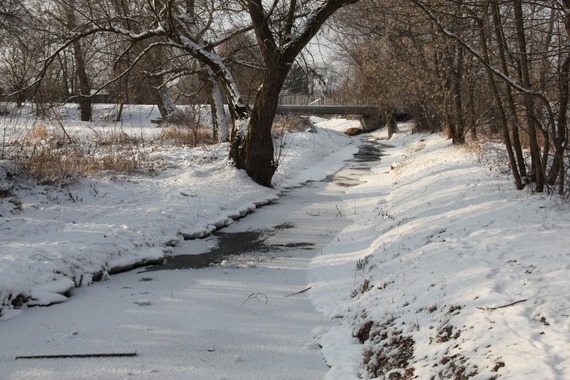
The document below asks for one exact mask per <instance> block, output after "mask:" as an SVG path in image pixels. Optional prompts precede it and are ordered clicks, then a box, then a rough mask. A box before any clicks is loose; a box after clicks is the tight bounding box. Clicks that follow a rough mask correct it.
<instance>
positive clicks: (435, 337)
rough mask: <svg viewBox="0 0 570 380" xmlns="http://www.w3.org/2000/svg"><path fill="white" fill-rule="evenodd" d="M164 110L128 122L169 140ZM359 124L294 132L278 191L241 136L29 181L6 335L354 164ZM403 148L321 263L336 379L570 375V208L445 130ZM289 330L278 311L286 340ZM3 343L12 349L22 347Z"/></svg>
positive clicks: (1, 264) (356, 194)
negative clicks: (242, 147)
mask: <svg viewBox="0 0 570 380" xmlns="http://www.w3.org/2000/svg"><path fill="white" fill-rule="evenodd" d="M151 113H152V112H147V113H144V114H145V116H144V117H143V116H141V115H143V113H141V112H139V113H135V112H133V114H136V115H139V116H137V117H138V118H139V120H143V122H140V124H139V125H138V126H137V125H136V123H134V124H129V125H125V126H121V130H128V131H129V133H131V132H132V133H137V134H143V135H144V134H146V133H148V134H149V135H150V134H152V133H156V127H153V126H151V125H150V124H147V123H146V121H145V120H147V119H150V118H153V116H152V115H151ZM137 117H134V118H133V119H137ZM66 125H67V124H66ZM353 125H354V121H343V120H332V121H328V122H326V121H322V120H321V122H320V123H318V124H317V128H316V133H315V132H300V133H293V134H286V135H285V138H286V140H285V142H286V143H285V144H284V145H283V146H284V149H283V152H284V153H285V154H284V155H283V158H282V160H281V162H280V167H279V171H278V173H277V175H276V176H275V189H267V188H262V187H259V186H257V185H255V184H253V183H252V182H251V181H250V180H249V179H248V178H247V177H246V176H245V175H244V174H243V173H242V172H240V171H237V170H235V168H233V167H232V166H231V165H230V164H229V162H228V161H227V159H226V157H227V149H228V147H227V146H226V145H223V144H222V145H218V146H204V147H200V148H196V149H186V148H175V147H170V148H168V149H167V148H164V149H161V150H156V149H153V150H152V151H147V152H145V154H148V156H149V157H151V158H152V159H156V160H157V161H158V160H160V162H162V163H163V164H162V165H161V167H162V168H166V169H162V170H161V171H159V172H158V173H157V174H156V175H154V176H147V175H136V176H131V177H128V178H113V179H109V178H106V179H101V178H90V179H89V180H86V181H84V182H83V183H82V185H80V186H79V185H78V186H74V187H66V188H63V189H62V188H57V187H50V186H34V187H30V186H28V187H18V188H16V189H14V190H13V195H11V196H10V197H8V198H4V199H2V200H1V201H0V215H2V216H1V217H0V239H1V241H2V245H1V247H0V300H1V302H2V304H1V307H2V309H1V310H2V311H1V317H0V336H1V335H2V328H3V325H2V324H3V323H7V322H12V321H13V320H14V319H17V318H23V316H22V315H21V314H22V313H26V312H28V313H29V311H27V310H26V309H27V308H28V307H30V306H32V305H42V304H47V303H52V302H64V301H65V300H66V298H67V297H66V296H65V295H63V294H64V293H66V292H67V291H68V290H69V289H70V288H72V287H75V286H81V287H82V288H81V289H86V290H85V291H89V289H92V288H86V287H85V286H86V285H89V284H91V282H92V276H93V274H100V273H102V274H103V277H105V274H106V272H108V271H110V270H112V269H113V268H120V267H125V266H129V265H132V264H134V263H136V262H141V261H144V260H156V259H159V258H161V257H162V256H163V255H165V254H168V253H169V252H170V251H171V250H172V247H171V246H172V245H175V244H176V243H177V242H178V241H179V240H180V239H181V236H198V235H201V234H207V233H208V232H210V231H212V230H213V229H214V228H217V227H219V226H223V225H227V224H230V223H231V221H232V218H235V217H238V216H240V215H243V214H245V213H247V212H249V211H251V210H252V209H254V208H255V207H256V205H261V204H264V203H267V202H270V201H272V200H275V199H276V198H277V197H279V194H280V191H281V190H282V189H284V188H288V187H293V186H297V185H298V184H300V183H302V182H304V181H307V180H309V179H317V180H318V179H321V178H324V176H326V175H327V174H330V173H332V172H334V171H336V170H338V169H339V168H340V167H342V166H343V160H344V159H346V158H348V157H349V156H350V154H351V153H353V152H354V151H355V150H356V145H357V142H358V141H360V138H353V139H349V138H348V137H346V136H343V135H342V134H340V133H338V131H342V130H344V129H346V128H348V127H350V126H353ZM82 127H83V128H82ZM90 128H91V131H92V132H93V130H96V128H97V127H93V126H90ZM101 128H109V125H106V126H103V127H101ZM112 128H116V127H112ZM67 129H68V130H69V131H77V132H74V133H84V132H83V131H85V126H84V125H82V124H81V123H70V125H69V127H68V128H67ZM366 138H373V139H380V138H384V132H383V131H379V132H375V133H374V134H372V135H370V136H368V137H366ZM386 144H388V145H389V147H388V148H387V149H386V151H385V156H384V157H383V158H382V160H381V161H380V162H379V163H378V164H377V166H375V167H374V168H373V169H372V170H371V171H370V172H366V173H364V174H363V177H362V179H363V182H362V183H361V184H360V185H358V186H353V187H350V188H348V187H347V188H346V192H345V194H344V195H343V201H344V208H343V213H344V214H345V216H348V217H350V218H351V219H352V221H353V223H352V224H351V225H350V226H348V227H347V228H346V229H344V230H343V231H342V232H341V233H340V234H339V235H338V236H337V237H336V238H335V239H333V240H332V243H330V244H329V245H328V246H327V247H326V248H324V249H323V251H322V252H321V254H319V255H318V256H316V258H315V259H314V260H313V261H312V262H311V263H310V265H309V266H310V268H309V275H308V279H309V284H308V285H309V286H310V287H311V289H310V290H309V291H308V295H309V297H310V298H311V300H312V302H313V304H314V305H315V307H316V309H317V310H318V311H320V312H321V313H323V315H324V316H325V317H327V318H329V319H331V320H332V324H328V323H327V324H324V325H323V326H322V327H319V326H318V321H315V323H316V325H315V326H314V327H315V328H314V329H313V335H314V336H315V339H316V342H317V343H318V344H319V345H320V346H322V353H323V356H324V358H325V360H326V362H327V364H328V365H329V366H330V367H331V368H330V370H329V371H328V374H327V375H326V377H327V378H330V379H351V378H358V377H359V376H360V377H363V378H374V377H379V378H382V377H383V376H386V377H385V378H393V379H396V378H413V377H414V376H416V377H417V378H419V379H425V378H436V379H437V378H441V379H448V378H464V377H466V378H480V379H489V378H495V377H497V378H505V379H507V378H508V379H521V378H540V379H564V378H569V377H570V359H569V358H568V354H567V353H568V352H570V350H569V348H570V334H569V331H568V330H569V328H570V302H569V301H570V292H569V288H570V286H569V280H568V272H569V270H570V251H569V248H568V247H569V246H570V245H569V244H568V243H570V235H569V234H568V233H567V231H568V229H569V226H570V217H569V216H568V213H567V211H566V207H567V206H566V205H565V204H563V203H562V202H560V201H559V200H558V199H556V198H551V197H548V196H546V195H544V194H532V192H531V191H529V190H525V191H516V190H514V186H513V185H512V183H511V182H510V181H509V179H508V177H507V175H505V174H504V171H503V169H504V168H502V167H496V165H497V164H499V165H502V163H503V162H504V161H492V162H491V161H485V160H483V161H481V160H479V158H478V157H477V156H475V155H474V154H472V153H469V152H468V151H466V150H464V149H463V148H458V147H454V146H452V145H451V143H450V142H449V141H447V140H444V139H443V138H442V136H439V135H421V134H411V133H410V132H409V130H408V129H406V128H405V126H403V127H402V128H401V132H400V133H397V134H396V135H395V136H394V137H393V138H392V139H391V140H390V141H386ZM164 162H166V163H167V164H164ZM0 179H1V178H0ZM128 275H129V274H126V275H123V276H128ZM119 276H120V275H119ZM201 276H202V275H201ZM204 283H205V284H206V283H207V279H204ZM102 284H104V283H96V284H95V287H101V286H103V285H102ZM213 288H215V287H214V286H213ZM207 289H208V287H207V286H203V287H201V288H200V290H201V291H202V292H206V291H207ZM212 297H215V294H211V295H210V297H208V295H207V294H206V295H205V299H208V301H210V302H211V303H212V304H215V305H217V307H219V313H221V314H223V313H226V312H228V310H227V309H225V308H224V307H225V306H224V305H225V304H224V302H222V301H223V297H220V302H214V301H215V298H212ZM143 301H145V302H146V300H143ZM22 302H25V303H24V305H23V306H22V307H20V304H21V303H22ZM141 302H142V301H141ZM150 302H152V301H150ZM58 307H60V308H62V306H54V308H55V309H50V310H57V308H58ZM109 307H112V306H109ZM62 310H63V308H62ZM66 312H69V311H66ZM112 313H113V310H109V315H112ZM36 314H38V315H40V314H41V312H36ZM61 318H62V319H65V314H62V315H61ZM86 318H87V317H86ZM264 323H270V322H268V321H264ZM331 325H332V327H331ZM265 327H266V329H265V330H264V331H267V330H271V326H269V329H268V328H267V326H265ZM282 328H283V326H280V325H279V321H278V320H277V319H276V322H275V326H274V329H275V332H276V334H277V333H281V332H282V331H281V329H282ZM243 333H244V335H245V336H247V334H253V335H255V332H252V331H250V330H248V331H244V332H243ZM71 338H73V337H71ZM271 341H272V339H271V336H267V337H266V341H265V342H263V343H259V344H261V345H262V346H263V347H270V346H271V344H270V342H271ZM3 349H5V350H6V351H4V352H2V354H1V355H3V358H5V357H6V355H8V354H10V355H11V354H13V350H14V347H9V348H8V347H3ZM211 349H212V350H213V349H214V348H211ZM0 350H2V349H0ZM284 352H287V351H286V350H285V351H284ZM291 356H292V357H291V369H292V370H293V369H295V372H294V373H295V375H298V373H299V372H298V368H296V367H295V366H296V362H295V359H294V355H291ZM235 360H236V361H239V360H240V358H239V357H238V358H237V359H235ZM363 363H364V364H363ZM71 365H73V364H72V363H70V366H71ZM263 370H266V371H268V372H267V378H270V377H272V375H274V374H272V373H270V372H269V371H270V366H268V367H267V368H266V367H263V368H261V369H260V371H263ZM236 373H239V372H236ZM292 373H293V372H292ZM398 374H399V377H398ZM161 375H163V376H164V372H163V373H162V374H161ZM2 376H7V378H10V379H15V378H17V377H13V376H12V377H8V376H10V375H5V374H3V373H1V372H0V379H2V378H3V377H2ZM38 376H39V375H38ZM157 376H159V375H157ZM262 376H263V373H262V374H261V375H260V378H261V377H262ZM38 378H41V377H38ZM85 378H89V376H88V375H86V377H85ZM162 378H167V377H162Z"/></svg>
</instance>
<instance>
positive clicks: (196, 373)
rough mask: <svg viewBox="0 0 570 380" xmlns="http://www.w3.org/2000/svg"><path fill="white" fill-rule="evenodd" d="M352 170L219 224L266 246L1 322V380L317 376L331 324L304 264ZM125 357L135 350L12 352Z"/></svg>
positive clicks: (335, 213) (338, 216)
mask: <svg viewBox="0 0 570 380" xmlns="http://www.w3.org/2000/svg"><path fill="white" fill-rule="evenodd" d="M356 173H357V172H354V171H349V170H345V171H344V172H339V173H337V177H338V178H339V181H340V182H339V183H338V184H335V183H334V181H330V182H329V181H325V182H310V183H309V184H307V185H306V186H305V187H302V188H298V189H294V190H291V191H289V192H287V193H286V194H285V195H284V196H283V197H281V198H280V199H279V201H278V203H277V204H274V205H271V206H266V207H264V208H262V209H260V210H258V211H256V212H255V213H254V214H252V215H249V216H247V217H246V218H244V219H242V220H241V221H239V222H237V223H235V224H233V225H231V226H230V227H228V228H226V229H224V230H223V233H224V235H225V236H228V235H232V234H234V235H238V234H240V233H248V234H252V235H251V236H254V235H255V233H257V235H258V237H257V239H258V240H260V241H262V244H261V245H262V246H263V247H262V249H261V252H259V251H258V252H252V253H242V254H241V255H239V256H234V257H231V256H230V257H228V258H227V259H226V260H225V261H224V262H223V263H222V265H220V266H216V267H209V268H205V269H199V270H196V269H189V270H188V269H182V270H158V271H137V272H130V273H125V274H121V275H115V276H113V277H112V278H111V279H110V280H109V281H106V282H102V283H97V284H95V285H94V286H92V287H82V288H77V289H75V290H74V295H73V297H71V298H70V299H69V301H68V302H66V303H64V304H61V305H57V306H53V307H49V308H35V309H30V310H28V312H26V313H24V314H23V315H21V316H19V317H18V318H14V319H12V320H7V321H4V322H3V329H2V346H3V349H2V351H1V354H0V368H2V371H1V372H0V379H2V380H4V379H7V380H8V379H9V380H14V379H24V378H25V379H34V378H35V379H78V378H82V379H85V378H88V379H95V378H96V379H128V378H132V379H256V378H258V379H267V378H268V376H270V377H271V378H272V379H319V378H323V377H324V375H325V374H326V372H327V371H328V367H327V365H326V363H325V362H324V360H323V357H322V355H321V351H320V349H319V347H318V345H317V343H316V340H315V336H318V335H319V334H320V333H321V332H322V331H324V327H325V326H327V325H330V323H332V322H331V321H330V320H329V319H328V318H326V317H325V316H323V315H322V314H320V313H318V312H317V311H316V310H315V309H314V306H313V305H312V303H311V301H310V300H309V298H308V296H307V292H306V291H305V292H303V290H306V289H307V288H308V279H307V271H308V269H309V267H310V262H311V260H312V259H313V258H314V256H315V255H319V254H320V253H321V250H322V248H323V247H324V246H325V245H326V244H328V243H330V242H331V240H332V239H333V238H334V237H335V236H336V234H337V233H338V232H339V231H340V230H342V229H343V228H344V227H346V226H347V225H348V224H349V223H350V219H348V218H346V217H345V216H344V212H343V202H342V200H341V196H342V194H343V193H344V191H343V190H344V189H345V188H346V186H347V183H346V181H347V176H352V177H354V176H355V175H356ZM216 240H217V239H216V238H215V237H211V238H209V239H206V240H196V241H188V242H184V243H181V244H180V245H179V246H178V247H176V249H175V252H174V254H175V255H186V254H189V253H190V254H198V253H201V252H205V251H207V250H208V249H209V248H211V247H212V246H215V245H216V244H217V241H216ZM234 244H235V243H234ZM234 248H235V250H236V251H239V250H240V247H239V246H236V247H234ZM298 292H300V293H298ZM297 293H298V294H297ZM132 352H136V353H137V356H136V357H112V358H96V359H91V358H81V359H77V358H73V359H35V360H34V359H19V360H16V359H15V357H16V356H21V355H54V354H63V355H69V354H89V353H132Z"/></svg>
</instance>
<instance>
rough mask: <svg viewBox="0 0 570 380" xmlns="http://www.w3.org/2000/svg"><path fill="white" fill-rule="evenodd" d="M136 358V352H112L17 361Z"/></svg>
mask: <svg viewBox="0 0 570 380" xmlns="http://www.w3.org/2000/svg"><path fill="white" fill-rule="evenodd" d="M133 356H137V353H136V352H112V353H107V354H101V353H99V354H56V355H24V356H16V360H17V359H77V358H124V357H133Z"/></svg>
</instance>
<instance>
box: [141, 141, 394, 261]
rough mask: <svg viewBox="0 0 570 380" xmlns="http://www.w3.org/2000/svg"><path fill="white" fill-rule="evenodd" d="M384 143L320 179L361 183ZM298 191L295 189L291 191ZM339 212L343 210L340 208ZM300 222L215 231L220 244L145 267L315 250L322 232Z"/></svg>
mask: <svg viewBox="0 0 570 380" xmlns="http://www.w3.org/2000/svg"><path fill="white" fill-rule="evenodd" d="M383 147H385V145H383V144H381V143H380V142H379V141H378V140H369V141H367V142H364V143H363V144H362V145H361V146H360V148H359V151H358V152H357V153H355V154H354V157H353V158H352V159H350V160H348V161H347V166H346V167H345V168H344V169H342V170H340V171H339V172H338V173H336V174H334V175H331V176H328V177H327V178H325V179H324V180H323V181H320V182H321V183H324V182H328V183H331V182H332V183H334V184H336V185H337V186H340V187H352V186H356V185H358V184H360V183H362V182H361V181H360V178H361V176H362V174H363V173H364V172H366V171H369V170H370V168H371V167H372V166H373V165H374V163H375V162H377V161H379V160H380V159H381V157H382V150H383ZM310 186H317V185H315V184H314V183H313V184H312V185H311V183H308V184H307V185H306V187H305V190H306V188H307V187H310ZM321 186H324V185H321ZM317 190H318V189H316V190H315V191H317ZM295 191H296V190H292V192H295ZM292 192H287V193H285V194H283V195H282V198H283V197H292V196H294V195H293V194H292ZM326 202H330V200H326ZM267 207H271V206H267ZM276 213H278V212H276ZM335 213H336V211H335V210H333V212H332V213H331V215H332V216H331V217H330V219H331V220H333V221H334V219H335V215H334V214H335ZM339 214H341V213H340V211H339ZM337 216H338V215H337ZM279 217H280V215H276V216H275V218H276V219H278V218H279ZM281 217H282V216H281ZM347 223H348V222H347ZM297 224H298V223H295V222H294V221H283V222H281V223H280V224H278V225H276V226H273V227H271V228H264V229H252V230H247V231H243V232H229V233H226V232H223V231H217V232H214V233H213V234H212V237H214V238H216V240H217V246H216V247H214V248H212V249H210V250H209V251H208V252H205V253H202V254H197V255H190V254H182V255H173V256H170V257H168V258H167V259H166V261H165V263H164V264H162V265H157V266H154V267H149V268H147V269H146V271H156V270H173V269H199V268H206V267H209V266H212V265H218V264H220V263H221V262H222V261H224V260H226V259H231V258H232V257H235V256H243V255H251V256H257V255H259V256H261V255H267V254H268V253H271V254H273V255H279V254H286V253H287V252H288V251H298V250H312V249H314V248H315V247H316V246H317V245H318V244H317V242H319V244H322V241H321V240H322V236H317V234H319V232H316V233H314V234H313V235H311V231H310V230H311V226H310V225H301V226H299V225H297ZM333 224H334V223H333ZM338 228H339V229H338V231H340V229H341V228H342V225H341V226H339V227H338ZM338 231H336V232H338ZM334 233H335V231H331V235H332V234H334ZM321 234H322V233H321ZM312 240H313V241H312Z"/></svg>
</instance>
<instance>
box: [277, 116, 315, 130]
mask: <svg viewBox="0 0 570 380" xmlns="http://www.w3.org/2000/svg"><path fill="white" fill-rule="evenodd" d="M312 128H313V124H312V123H311V121H310V120H309V118H307V117H302V116H299V115H294V114H289V115H284V116H283V115H277V116H276V117H275V120H274V121H273V134H274V135H275V134H277V135H279V134H283V133H286V132H302V131H306V130H307V129H312Z"/></svg>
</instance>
